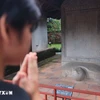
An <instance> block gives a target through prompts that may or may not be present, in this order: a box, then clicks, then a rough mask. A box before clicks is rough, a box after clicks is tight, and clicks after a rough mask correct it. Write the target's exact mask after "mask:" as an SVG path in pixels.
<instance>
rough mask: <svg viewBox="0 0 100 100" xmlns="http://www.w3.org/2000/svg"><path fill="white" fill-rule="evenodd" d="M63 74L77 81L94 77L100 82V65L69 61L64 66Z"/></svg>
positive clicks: (93, 78)
mask: <svg viewBox="0 0 100 100" xmlns="http://www.w3.org/2000/svg"><path fill="white" fill-rule="evenodd" d="M62 74H63V76H64V77H73V78H74V79H75V80H77V81H84V80H87V79H92V80H95V81H97V82H100V66H99V65H96V64H93V63H83V62H69V63H67V64H65V65H64V66H63V71H62Z"/></svg>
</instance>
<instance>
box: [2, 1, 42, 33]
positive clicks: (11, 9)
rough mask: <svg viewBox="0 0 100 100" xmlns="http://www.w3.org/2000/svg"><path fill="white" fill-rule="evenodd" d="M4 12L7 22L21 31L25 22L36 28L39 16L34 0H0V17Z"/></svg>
mask: <svg viewBox="0 0 100 100" xmlns="http://www.w3.org/2000/svg"><path fill="white" fill-rule="evenodd" d="M3 14H6V15H7V19H6V22H7V24H9V25H11V26H12V27H14V28H15V29H17V30H19V31H21V30H22V29H23V27H24V26H25V24H32V25H33V29H34V28H36V26H37V23H38V20H39V18H40V16H41V13H40V9H39V7H38V6H37V3H36V1H35V0H0V17H1V16H2V15H3Z"/></svg>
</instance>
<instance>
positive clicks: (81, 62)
mask: <svg viewBox="0 0 100 100" xmlns="http://www.w3.org/2000/svg"><path fill="white" fill-rule="evenodd" d="M69 63H70V64H69ZM71 63H72V64H71ZM74 64H75V66H74ZM62 66H64V67H65V68H66V70H67V69H71V70H70V71H72V70H73V71H74V72H75V74H74V76H75V79H76V80H77V78H78V73H79V72H80V73H81V74H82V75H86V76H87V78H93V79H96V78H97V76H99V77H100V74H99V73H100V0H65V1H64V3H63V5H62ZM88 66H89V67H88ZM77 68H78V69H77ZM94 69H95V70H94ZM92 71H94V72H93V73H92V74H93V75H92V76H91V75H90V76H89V74H90V73H91V72H92ZM74 72H73V73H74ZM68 73H70V72H66V73H65V76H66V74H67V75H69V74H68ZM86 73H87V74H88V75H87V74H86ZM95 73H96V74H95ZM97 73H98V74H97ZM63 74H64V73H63ZM79 75H80V74H79ZM82 75H80V76H82ZM72 76H73V75H72ZM82 78H83V79H84V78H85V77H83V76H82V77H80V78H78V80H83V79H82ZM99 80H100V79H99Z"/></svg>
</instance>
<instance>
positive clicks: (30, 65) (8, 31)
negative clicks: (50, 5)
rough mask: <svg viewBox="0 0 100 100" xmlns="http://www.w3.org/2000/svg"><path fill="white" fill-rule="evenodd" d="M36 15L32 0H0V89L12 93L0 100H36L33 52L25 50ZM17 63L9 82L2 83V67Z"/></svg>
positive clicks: (27, 47)
mask: <svg viewBox="0 0 100 100" xmlns="http://www.w3.org/2000/svg"><path fill="white" fill-rule="evenodd" d="M40 16H41V13H40V10H39V7H38V6H37V2H36V1H35V0H0V91H1V90H2V91H12V92H13V95H7V94H6V95H1V94H0V100H40V94H39V87H38V68H37V55H36V53H28V51H29V49H30V44H31V37H32V33H33V34H34V30H35V29H36V27H37V25H38V21H39V19H40ZM26 54H27V55H26ZM23 59H24V60H23ZM20 63H22V65H21V67H20V70H19V72H18V73H17V74H16V76H15V77H14V79H13V84H10V83H7V82H4V81H3V80H4V69H5V66H7V65H19V64H20Z"/></svg>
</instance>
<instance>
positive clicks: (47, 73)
mask: <svg viewBox="0 0 100 100" xmlns="http://www.w3.org/2000/svg"><path fill="white" fill-rule="evenodd" d="M61 69H62V67H61V56H60V55H56V56H54V57H53V60H52V61H50V62H48V63H47V64H45V65H44V66H42V67H41V68H39V82H40V83H41V84H47V85H55V84H64V85H70V86H74V88H75V89H82V90H91V91H96V92H100V85H99V84H97V83H95V82H93V81H92V80H89V81H84V82H76V81H74V80H73V79H71V78H64V77H62V70H61ZM42 91H44V92H52V90H50V89H43V90H42ZM73 96H75V97H83V98H84V99H89V100H100V97H99V96H98V97H97V96H92V95H87V94H80V93H73ZM48 100H53V97H50V96H48ZM58 100H62V99H58Z"/></svg>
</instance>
